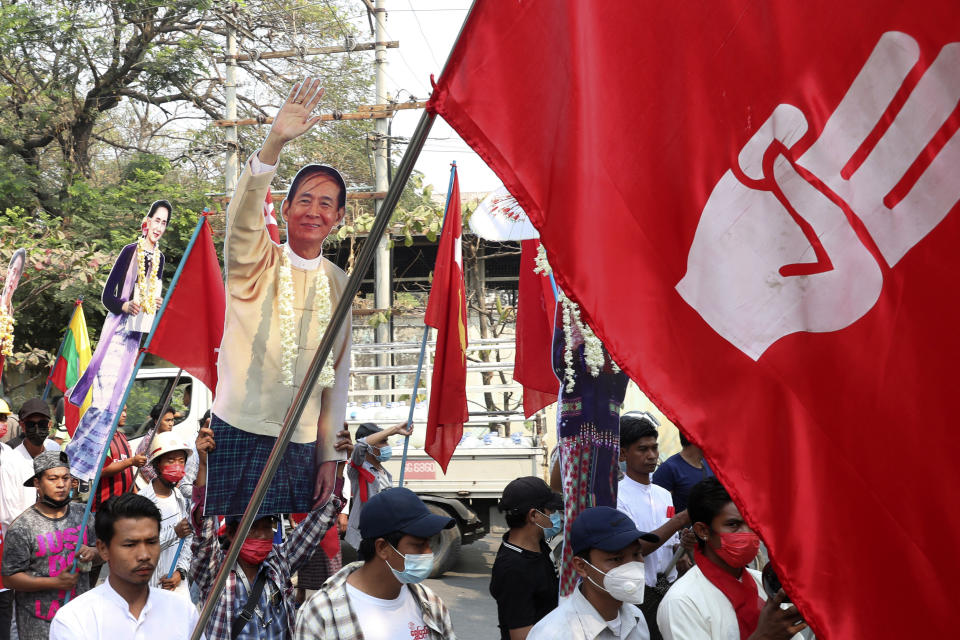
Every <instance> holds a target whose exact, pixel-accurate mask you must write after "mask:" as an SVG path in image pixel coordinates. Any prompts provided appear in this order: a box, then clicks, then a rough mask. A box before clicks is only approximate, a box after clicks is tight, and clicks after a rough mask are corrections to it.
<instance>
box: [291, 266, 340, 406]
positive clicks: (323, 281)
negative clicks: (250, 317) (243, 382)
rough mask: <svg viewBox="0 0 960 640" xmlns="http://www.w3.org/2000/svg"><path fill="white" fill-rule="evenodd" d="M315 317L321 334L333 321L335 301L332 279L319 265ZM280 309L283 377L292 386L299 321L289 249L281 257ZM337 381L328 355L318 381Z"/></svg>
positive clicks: (324, 384) (322, 384)
mask: <svg viewBox="0 0 960 640" xmlns="http://www.w3.org/2000/svg"><path fill="white" fill-rule="evenodd" d="M313 288H314V292H315V293H314V310H315V312H316V313H315V319H316V321H317V324H318V331H319V332H320V335H323V333H324V332H325V331H326V330H327V325H328V324H330V315H331V311H332V305H331V303H330V279H329V278H328V277H327V274H326V273H325V272H324V270H323V266H322V265H321V266H319V267H318V268H317V272H316V275H315V276H314V281H313ZM278 297H279V311H280V381H281V382H282V383H283V384H285V385H288V386H293V368H294V363H295V362H296V360H297V321H296V317H295V314H294V310H293V299H294V292H293V270H292V269H291V267H290V258H289V257H288V256H287V253H286V251H284V252H283V254H282V256H281V257H280V282H279V291H278ZM334 381H335V375H334V371H333V361H332V360H331V359H330V358H327V361H326V362H325V363H324V364H323V369H321V370H320V375H319V376H318V377H317V385H318V386H319V387H321V388H327V387H332V386H333V383H334Z"/></svg>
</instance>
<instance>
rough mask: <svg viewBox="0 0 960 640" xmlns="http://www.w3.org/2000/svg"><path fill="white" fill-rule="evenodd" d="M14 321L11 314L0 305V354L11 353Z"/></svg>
mask: <svg viewBox="0 0 960 640" xmlns="http://www.w3.org/2000/svg"><path fill="white" fill-rule="evenodd" d="M15 324H16V321H15V320H14V319H13V314H11V313H7V310H6V309H4V308H3V306H2V305H0V355H2V356H12V355H13V325H15Z"/></svg>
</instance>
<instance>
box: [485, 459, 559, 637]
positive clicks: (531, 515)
mask: <svg viewBox="0 0 960 640" xmlns="http://www.w3.org/2000/svg"><path fill="white" fill-rule="evenodd" d="M498 508H499V509H500V511H502V512H503V513H504V517H505V519H506V521H507V526H508V527H510V530H509V531H507V532H506V533H505V534H503V542H502V543H501V544H500V549H499V550H498V551H497V559H496V560H495V561H494V563H493V572H492V574H491V576H490V595H492V596H493V598H494V600H496V601H497V619H498V622H499V624H500V638H501V640H523V639H524V638H526V637H527V634H528V633H529V632H530V629H531V628H532V627H533V625H535V624H536V623H537V622H539V621H540V619H541V618H543V617H544V616H545V615H547V614H548V613H550V612H551V611H553V610H554V609H555V608H556V606H557V598H558V597H559V593H560V581H559V579H558V577H557V572H556V568H555V567H554V562H553V555H552V554H551V552H550V547H548V546H547V543H546V540H548V539H550V538H552V537H553V536H555V535H557V534H558V533H560V531H561V530H562V528H563V498H562V497H561V496H560V494H558V493H554V492H553V491H551V490H550V487H548V486H547V483H546V482H544V481H543V480H541V479H540V478H537V477H535V476H526V477H524V478H517V479H516V480H513V481H511V482H510V484H508V485H507V486H506V487H505V488H504V490H503V496H502V497H501V498H500V504H499V506H498Z"/></svg>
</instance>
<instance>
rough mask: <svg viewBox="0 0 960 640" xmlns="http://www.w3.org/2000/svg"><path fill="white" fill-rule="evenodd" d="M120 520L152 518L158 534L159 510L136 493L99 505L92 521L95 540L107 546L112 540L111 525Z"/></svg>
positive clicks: (124, 494)
mask: <svg viewBox="0 0 960 640" xmlns="http://www.w3.org/2000/svg"><path fill="white" fill-rule="evenodd" d="M121 518H130V519H132V520H139V519H141V518H152V519H154V520H156V521H157V535H159V534H160V509H158V508H157V505H155V504H153V502H151V501H150V500H149V499H148V498H144V497H143V496H141V495H139V494H136V493H122V494H120V495H119V496H114V497H112V498H110V499H109V500H107V501H106V502H104V503H103V504H102V505H100V508H99V509H98V510H97V515H96V517H95V518H94V520H93V530H94V531H95V532H96V534H97V540H102V541H103V543H104V544H105V545H107V546H110V541H111V540H113V534H114V530H113V528H114V527H113V525H114V523H115V522H116V521H117V520H120V519H121Z"/></svg>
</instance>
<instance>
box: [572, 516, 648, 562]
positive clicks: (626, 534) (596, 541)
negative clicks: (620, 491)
mask: <svg viewBox="0 0 960 640" xmlns="http://www.w3.org/2000/svg"><path fill="white" fill-rule="evenodd" d="M635 540H646V541H647V542H660V536H657V535H655V534H653V533H646V532H644V531H640V530H639V529H637V526H636V525H635V524H633V520H631V519H630V516H628V515H627V514H625V513H624V512H622V511H617V510H616V509H614V508H612V507H590V508H589V509H584V510H583V511H581V512H580V515H578V516H577V519H576V520H574V521H573V526H572V527H570V548H571V550H572V551H573V553H574V555H576V554H578V553H580V552H581V551H586V550H587V549H600V550H601V551H619V550H620V549H623V548H625V547H627V546H629V545H630V543H631V542H633V541H635Z"/></svg>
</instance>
